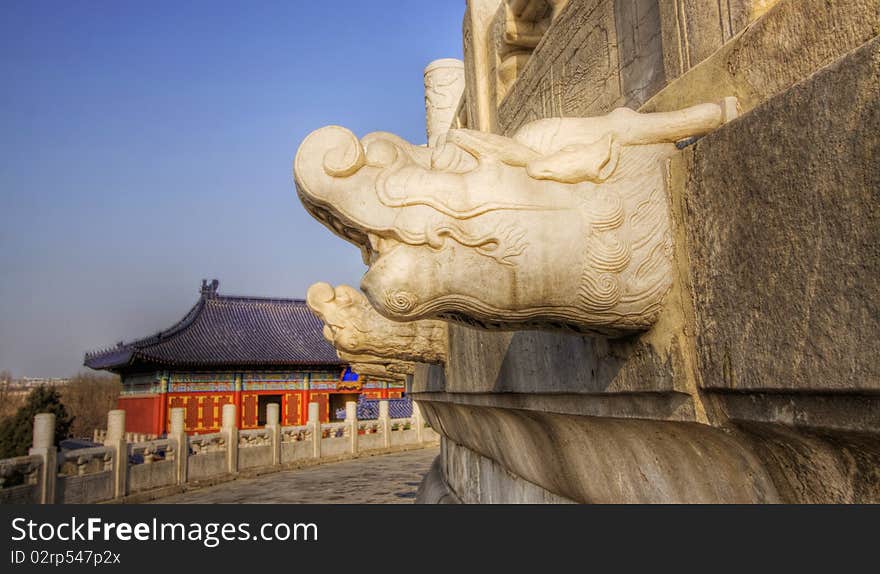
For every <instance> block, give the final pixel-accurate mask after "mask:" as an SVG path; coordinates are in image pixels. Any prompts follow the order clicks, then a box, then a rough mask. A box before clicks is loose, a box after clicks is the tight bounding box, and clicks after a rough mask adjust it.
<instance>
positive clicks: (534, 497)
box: [439, 440, 573, 504]
mask: <svg viewBox="0 0 880 574" xmlns="http://www.w3.org/2000/svg"><path fill="white" fill-rule="evenodd" d="M439 459H440V462H441V466H442V468H443V476H445V477H446V479H447V481H448V482H447V483H446V486H447V487H449V488H450V489H451V491H452V493H453V496H454V497H455V498H456V499H458V501H459V502H462V503H465V504H573V501H571V500H569V499H567V498H564V497H562V496H558V495H556V494H553V493H552V492H549V491H547V490H545V489H543V488H541V487H540V486H538V485H536V484H532V483H531V482H529V481H527V480H523V479H522V478H520V477H519V476H517V475H515V474H513V473H511V472H510V471H508V470H507V469H505V468H504V467H502V466H501V465H500V464H498V463H497V462H495V461H494V460H492V459H490V458H486V457H484V456H480V455H479V454H477V453H476V452H474V451H472V450H470V449H468V448H467V447H464V446H461V445H458V444H456V443H454V442H452V441H451V440H447V441H444V443H443V448H442V449H441V451H440V457H439Z"/></svg>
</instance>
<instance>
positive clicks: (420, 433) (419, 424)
mask: <svg viewBox="0 0 880 574" xmlns="http://www.w3.org/2000/svg"><path fill="white" fill-rule="evenodd" d="M412 421H413V425H414V426H415V427H416V440H417V441H418V442H422V441H424V440H425V439H424V434H425V420H424V419H423V418H422V410H421V409H420V408H419V403H417V402H415V401H413V402H412Z"/></svg>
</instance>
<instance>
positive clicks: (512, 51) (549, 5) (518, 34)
mask: <svg viewBox="0 0 880 574" xmlns="http://www.w3.org/2000/svg"><path fill="white" fill-rule="evenodd" d="M566 4H568V0H505V1H504V2H502V4H501V8H500V9H499V12H498V14H497V15H496V20H495V24H494V26H493V28H494V30H493V33H492V37H493V42H494V51H495V63H494V66H495V98H496V106H497V105H498V104H499V103H500V102H501V101H502V100H503V99H504V97H505V96H506V95H507V92H508V91H509V90H510V86H512V85H513V83H514V82H515V81H516V78H517V76H518V75H519V73H520V71H521V70H522V69H523V66H525V64H526V62H527V61H528V59H529V57H531V55H532V51H534V49H535V48H536V47H537V46H538V43H539V42H540V41H541V38H543V37H544V34H545V33H546V32H547V29H548V28H549V27H550V24H551V23H552V22H553V20H555V19H556V17H557V16H558V15H559V13H560V12H561V11H562V9H563V8H564V7H565V5H566Z"/></svg>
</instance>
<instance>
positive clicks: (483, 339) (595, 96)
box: [411, 0, 880, 502]
mask: <svg viewBox="0 0 880 574" xmlns="http://www.w3.org/2000/svg"><path fill="white" fill-rule="evenodd" d="M471 4H472V5H473V4H475V3H471ZM472 7H473V6H472ZM467 18H470V20H469V21H468V20H467ZM474 21H476V20H475V19H474V18H473V17H472V15H471V14H469V15H468V16H467V17H466V26H465V27H466V29H468V27H469V26H470V27H472V26H473V25H474V24H473V22H474ZM878 33H880V4H878V3H877V2H876V1H873V0H864V1H862V0H854V1H852V2H826V1H824V0H779V1H778V2H772V1H758V0H740V1H736V2H727V3H715V2H690V1H687V0H676V1H674V2H673V1H670V2H657V1H656V0H653V1H651V0H571V1H570V2H569V3H568V5H567V6H566V7H565V8H564V9H563V10H562V12H561V13H560V14H559V16H558V18H556V19H555V20H554V21H553V23H552V24H551V25H550V27H549V29H548V30H547V32H546V33H545V35H544V37H543V38H542V39H541V41H540V43H539V44H538V45H537V47H536V48H535V49H534V51H533V52H532V54H531V57H530V59H529V60H528V62H527V63H526V64H525V65H524V66H523V67H522V69H521V70H520V72H519V75H518V77H517V79H516V81H515V83H514V84H513V85H512V86H511V87H510V89H509V91H508V93H507V94H506V97H505V98H504V99H503V100H502V101H501V102H500V103H499V104H498V105H497V107H492V106H491V101H492V100H491V98H483V100H481V102H482V103H480V102H476V101H474V98H475V97H476V96H475V94H477V93H478V92H479V89H478V87H475V86H474V85H473V82H474V77H475V76H478V75H479V73H480V70H481V69H485V68H481V67H480V62H476V61H473V59H471V60H468V56H469V55H471V54H474V53H475V52H477V50H475V49H474V48H473V47H471V46H468V42H471V41H473V38H474V37H475V36H476V34H475V33H474V31H473V30H469V31H468V35H467V36H466V37H465V43H466V46H465V55H466V61H465V69H466V72H467V78H468V82H469V85H468V88H467V90H466V95H465V98H466V100H467V101H466V106H465V107H466V108H467V109H468V117H469V118H478V117H482V116H490V117H492V118H493V123H492V124H491V128H492V129H493V130H494V131H496V132H498V133H501V134H507V135H509V134H512V133H513V132H514V131H515V130H516V129H517V128H519V127H520V126H522V125H524V124H525V123H527V122H528V121H531V120H534V119H539V118H546V117H558V116H563V117H569V116H590V115H598V114H603V113H607V112H609V111H610V110H611V109H613V108H614V107H617V106H628V107H631V108H634V109H639V110H640V111H667V110H674V109H680V108H683V107H685V106H688V105H693V104H697V103H700V102H711V101H718V100H720V99H721V98H723V97H726V96H736V97H737V98H738V101H739V106H740V111H741V112H742V115H741V116H740V117H739V118H738V119H736V120H734V121H733V122H731V123H729V124H727V125H725V126H723V127H721V128H719V129H717V130H716V131H714V132H713V133H711V134H710V135H708V136H706V137H703V138H702V139H700V140H699V141H697V142H696V143H695V144H691V145H689V146H687V147H685V148H684V149H682V150H681V151H680V152H678V154H677V155H676V156H674V157H673V158H672V160H670V161H669V162H668V165H667V167H666V180H667V181H666V183H667V194H668V199H669V205H670V209H671V217H672V223H673V239H674V242H673V245H674V247H673V261H674V267H675V281H674V284H673V287H672V289H671V290H670V292H669V293H668V295H667V296H666V299H665V301H664V310H663V312H662V314H661V316H660V317H659V320H658V321H657V323H656V324H655V325H654V327H653V328H652V329H650V330H649V331H647V332H646V333H644V334H641V335H634V336H629V337H623V338H606V337H584V336H578V335H571V334H566V333H561V332H549V331H516V332H493V331H484V330H479V329H474V328H471V327H467V326H463V325H461V324H455V323H452V324H450V328H449V355H448V356H449V358H448V361H447V364H446V365H445V367H443V366H420V367H419V368H418V369H417V371H416V374H415V377H414V379H413V381H412V389H411V390H412V392H413V396H414V397H415V398H417V399H418V400H419V402H420V404H421V405H422V406H423V409H424V412H425V415H426V417H427V418H428V420H429V421H430V422H431V425H432V426H433V428H435V429H436V430H437V431H438V432H439V433H440V434H441V435H442V436H443V444H444V450H443V456H441V458H440V460H439V461H438V464H437V468H436V473H438V474H439V477H438V476H433V477H432V478H431V480H433V481H435V482H436V481H437V480H441V481H442V482H443V483H444V484H445V487H446V490H443V489H438V488H430V489H425V494H424V496H423V497H422V500H423V501H437V500H439V499H440V498H441V497H445V498H444V500H448V499H450V498H457V499H459V500H461V501H463V502H496V501H499V502H500V501H503V502H541V501H568V500H570V501H575V502H880V471H878V469H880V393H878V391H880V360H878V357H880V348H878V344H880V343H878V341H880V287H878V281H877V279H878V278H880V248H878V245H880V226H878V222H880V167H878V166H880V164H878V161H877V157H880V154H878V151H880V149H878V148H880V138H878V135H877V134H878V133H880V101H878V99H880V40H878V38H877V36H878ZM487 101H488V102H490V104H486V103H485V102H487ZM487 105H488V106H489V107H488V108H487V107H486V106H487ZM481 106H482V107H481ZM471 127H480V126H476V125H472V126H471ZM429 493H432V494H429ZM438 493H440V494H438ZM444 493H449V496H447V494H444Z"/></svg>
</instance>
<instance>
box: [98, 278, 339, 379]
mask: <svg viewBox="0 0 880 574" xmlns="http://www.w3.org/2000/svg"><path fill="white" fill-rule="evenodd" d="M218 285H219V284H218V283H217V282H216V281H215V282H214V283H212V284H211V286H206V285H205V284H204V283H203V286H202V296H201V298H200V299H199V301H198V302H197V303H196V304H195V306H194V307H193V308H192V309H191V310H190V311H189V313H187V314H186V316H185V317H184V318H183V319H181V320H180V321H179V322H178V323H177V324H176V325H174V326H172V327H171V328H169V329H166V330H165V331H162V332H160V333H157V334H155V335H152V336H150V337H145V338H143V339H139V340H137V341H132V342H130V343H120V344H119V345H117V346H116V347H113V348H110V349H105V350H102V351H96V352H92V353H86V356H85V361H84V364H85V366H87V367H90V368H92V369H109V370H119V369H124V368H126V367H128V366H133V365H135V364H138V363H147V364H159V365H167V366H178V367H234V366H287V365H290V366H300V365H328V366H329V365H332V366H339V365H342V364H343V363H342V361H341V360H340V359H339V357H338V356H337V355H336V350H335V349H334V348H333V346H332V345H331V344H330V343H328V342H327V341H326V340H325V339H324V337H323V335H322V329H323V327H324V325H323V323H322V322H321V320H320V319H318V318H317V317H315V315H314V314H312V312H311V311H310V310H309V308H308V307H307V306H306V303H305V301H304V300H302V299H269V298H261V297H233V296H222V295H219V294H218V293H217V286H218Z"/></svg>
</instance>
